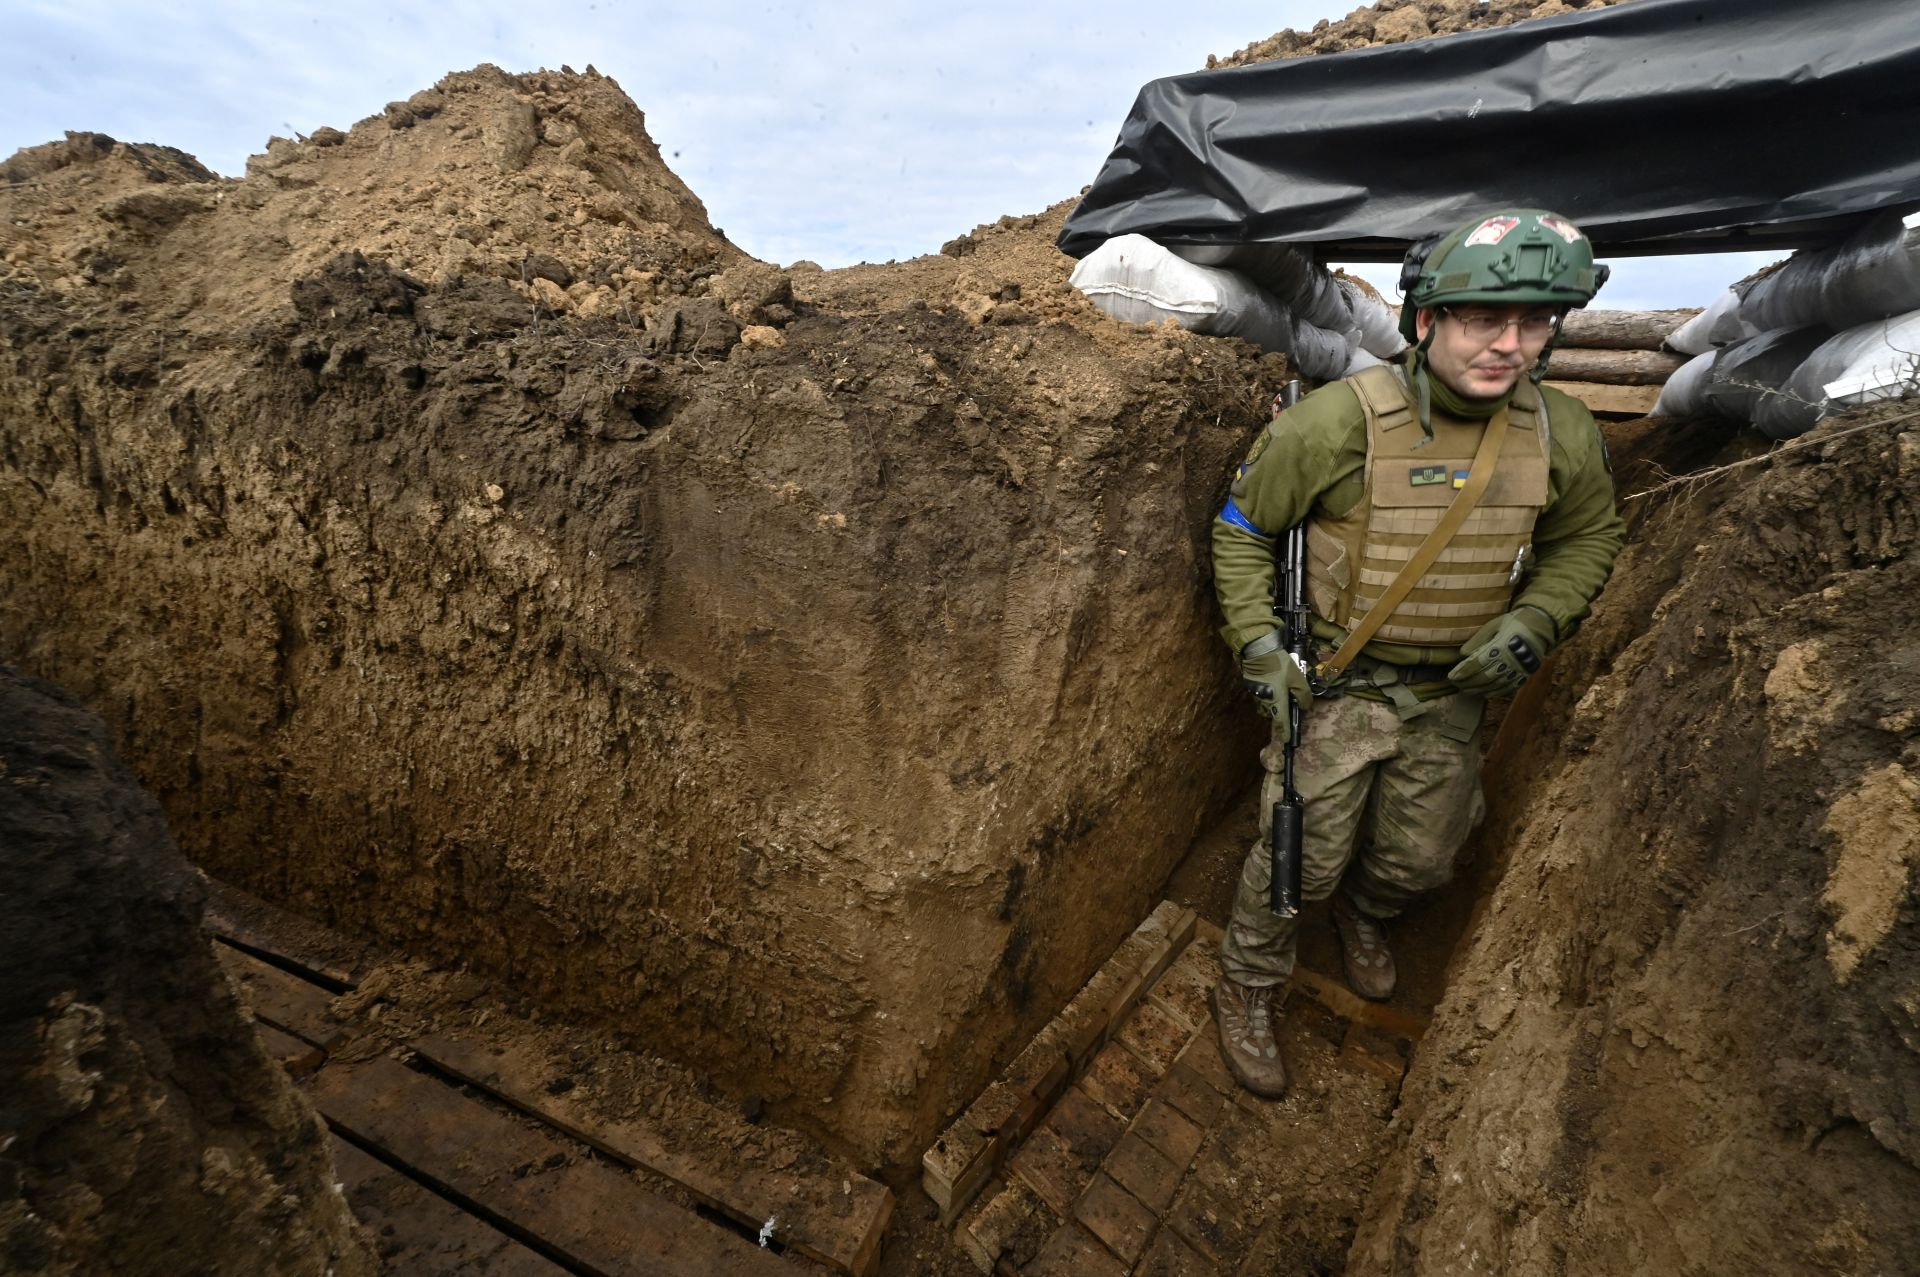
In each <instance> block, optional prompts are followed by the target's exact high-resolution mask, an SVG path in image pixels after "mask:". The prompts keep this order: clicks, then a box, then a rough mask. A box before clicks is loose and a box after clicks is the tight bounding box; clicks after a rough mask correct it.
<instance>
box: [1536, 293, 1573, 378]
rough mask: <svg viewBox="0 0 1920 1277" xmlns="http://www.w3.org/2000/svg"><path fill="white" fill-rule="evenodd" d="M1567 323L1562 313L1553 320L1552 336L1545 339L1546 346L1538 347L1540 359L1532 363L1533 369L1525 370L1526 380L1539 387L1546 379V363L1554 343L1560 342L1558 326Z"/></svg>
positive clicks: (1550, 356) (1551, 356)
mask: <svg viewBox="0 0 1920 1277" xmlns="http://www.w3.org/2000/svg"><path fill="white" fill-rule="evenodd" d="M1566 322H1567V316H1566V313H1565V312H1564V311H1562V312H1561V313H1560V314H1558V315H1555V316H1554V318H1553V336H1551V337H1549V338H1547V344H1546V345H1544V346H1542V347H1540V358H1538V359H1536V360H1534V361H1533V367H1531V368H1529V369H1527V380H1529V381H1531V382H1532V383H1533V384H1534V385H1536V386H1537V385H1539V384H1540V383H1541V382H1543V381H1545V380H1546V379H1547V361H1548V360H1549V359H1552V358H1553V347H1554V343H1555V342H1558V341H1559V340H1560V325H1562V324H1564V323H1566Z"/></svg>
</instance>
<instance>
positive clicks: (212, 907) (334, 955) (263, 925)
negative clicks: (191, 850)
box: [204, 878, 359, 993]
mask: <svg viewBox="0 0 1920 1277" xmlns="http://www.w3.org/2000/svg"><path fill="white" fill-rule="evenodd" d="M204 925H205V927H206V929H207V930H208V931H211V932H213V934H215V935H216V936H220V937H221V938H223V939H225V940H226V941H227V942H228V943H230V944H232V945H235V946H236V947H238V948H241V949H248V950H251V951H253V952H254V953H256V954H262V955H266V956H268V957H272V958H278V959H280V960H281V961H282V962H284V963H287V964H290V965H292V966H297V967H304V968H305V969H306V970H308V971H311V972H313V973H314V974H315V975H316V976H318V977H319V978H320V979H321V981H323V982H326V983H330V984H332V985H334V986H335V988H334V990H333V991H334V992H335V993H340V992H343V991H345V990H347V989H351V988H353V987H354V985H356V984H358V983H359V980H358V973H357V972H356V970H355V969H354V963H353V960H352V959H351V958H350V957H349V956H348V954H349V952H350V950H351V947H352V946H350V945H349V944H348V943H347V942H346V941H344V940H342V939H341V938H340V937H339V936H338V935H336V934H334V933H333V932H331V931H329V930H327V928H325V927H323V926H321V925H320V924H319V923H317V922H309V921H308V920H307V919H305V918H302V917H300V916H299V915H297V914H291V913H288V912H287V911H286V910H284V909H281V908H278V907H277V906H274V905H270V904H268V903H267V902H266V901H264V900H262V899H260V898H259V897H258V896H252V895H248V894H247V893H246V892H244V891H242V890H240V889H239V888H238V887H234V886H230V885H229V884H227V883H224V882H221V881H219V880H218V879H214V878H209V879H208V880H207V907H206V914H205V921H204Z"/></svg>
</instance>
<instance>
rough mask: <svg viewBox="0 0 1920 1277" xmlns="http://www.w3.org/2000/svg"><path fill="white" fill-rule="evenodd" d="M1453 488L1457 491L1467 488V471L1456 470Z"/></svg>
mask: <svg viewBox="0 0 1920 1277" xmlns="http://www.w3.org/2000/svg"><path fill="white" fill-rule="evenodd" d="M1453 486H1454V487H1455V488H1456V489H1458V488H1464V487H1466V486H1467V472H1466V471H1465V470H1455V471H1454V472H1453Z"/></svg>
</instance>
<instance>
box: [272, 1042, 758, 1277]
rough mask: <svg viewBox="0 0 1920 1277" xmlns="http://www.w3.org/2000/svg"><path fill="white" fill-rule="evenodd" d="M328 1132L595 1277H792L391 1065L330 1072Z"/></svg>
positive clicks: (315, 1094)
mask: <svg viewBox="0 0 1920 1277" xmlns="http://www.w3.org/2000/svg"><path fill="white" fill-rule="evenodd" d="M307 1090H308V1094H309V1095H310V1097H311V1098H312V1100H313V1102H314V1106H315V1107H316V1108H318V1109H319V1110H320V1112H321V1114H322V1115H323V1116H324V1117H325V1118H326V1119H327V1123H328V1125H330V1126H332V1127H334V1128H335V1129H336V1130H338V1131H339V1132H341V1133H342V1134H344V1135H345V1136H346V1137H347V1138H349V1139H350V1140H352V1141H353V1142H354V1143H356V1144H359V1145H361V1146H363V1147H365V1148H368V1149H371V1150H374V1151H375V1152H377V1153H378V1154H379V1155H380V1157H381V1158H382V1160H385V1161H387V1162H390V1163H394V1164H397V1165H404V1166H406V1167H407V1168H408V1169H409V1171H410V1173H411V1174H413V1175H414V1176H415V1177H416V1178H418V1179H420V1180H421V1181H423V1182H425V1183H427V1184H430V1185H432V1186H433V1188H434V1189H435V1190H436V1191H438V1192H439V1193H441V1194H442V1195H443V1196H446V1197H449V1198H451V1199H452V1200H454V1201H456V1202H458V1203H459V1204H461V1205H463V1206H465V1207H467V1208H468V1209H470V1210H471V1211H473V1212H474V1213H475V1214H477V1215H479V1216H480V1217H481V1218H483V1219H485V1220H486V1221H487V1222H489V1223H491V1224H494V1225H496V1226H497V1227H500V1228H501V1229H503V1230H505V1231H509V1232H512V1233H513V1234H515V1235H516V1236H519V1237H522V1238H526V1239H528V1240H529V1241H534V1240H535V1239H537V1242H536V1244H537V1245H539V1246H540V1248H542V1249H545V1250H547V1251H549V1252H550V1253H551V1254H552V1255H553V1256H554V1257H556V1258H559V1259H561V1260H562V1262H564V1263H565V1264H566V1265H567V1266H569V1267H572V1268H575V1269H578V1270H580V1271H583V1272H588V1273H592V1274H594V1275H595V1277H685V1274H688V1273H702V1274H710V1275H711V1277H755V1275H756V1274H758V1275H761V1277H791V1274H792V1270H791V1269H790V1268H788V1267H787V1265H786V1264H785V1263H783V1262H782V1261H781V1259H780V1258H779V1256H777V1255H775V1254H774V1253H773V1252H772V1251H770V1250H764V1249H762V1248H760V1247H758V1246H756V1245H754V1244H753V1243H752V1242H749V1241H747V1240H745V1239H744V1238H742V1237H740V1236H738V1235H737V1234H735V1233H732V1232H729V1231H727V1230H726V1229H723V1228H721V1227H720V1226H718V1225H717V1224H712V1223H709V1222H707V1221H706V1220H704V1219H702V1218H700V1217H699V1216H698V1215H695V1214H694V1213H693V1212H691V1211H688V1210H685V1209H683V1208H682V1207H680V1206H677V1205H675V1204H674V1203H672V1202H669V1201H666V1200H665V1199H663V1198H660V1197H656V1196H655V1195H654V1194H652V1193H650V1192H648V1191H647V1190H646V1189H645V1188H642V1187H641V1186H640V1185H639V1184H637V1183H635V1182H634V1180H633V1179H632V1178H631V1177H630V1176H628V1175H627V1174H626V1173H624V1172H622V1171H618V1170H615V1169H614V1168H613V1167H611V1166H608V1165H606V1164H604V1163H602V1162H599V1161H597V1160H575V1159H574V1157H573V1156H572V1155H571V1153H570V1151H569V1150H568V1149H567V1148H565V1147H563V1146H562V1145H560V1144H558V1143H556V1142H555V1141H554V1140H552V1139H551V1138H549V1137H548V1136H546V1135H544V1134H542V1133H541V1132H540V1131H538V1130H536V1129H534V1128H533V1127H531V1126H527V1125H522V1124H520V1123H518V1122H515V1121H514V1120H513V1119H511V1118H509V1117H507V1116H505V1115H504V1114H501V1113H499V1112H496V1111H495V1110H493V1109H491V1108H488V1107H487V1106H486V1105H484V1104H482V1103H480V1102H479V1101H478V1100H472V1099H469V1098H467V1097H466V1096H464V1095H461V1094H460V1093H459V1092H458V1091H456V1090H454V1089H453V1088H452V1087H450V1086H447V1085H446V1084H444V1083H442V1082H439V1081H436V1080H435V1079H433V1078H430V1077H427V1076H425V1075H423V1074H420V1073H416V1072H414V1071H413V1070H412V1069H409V1068H407V1067H406V1066H405V1065H402V1064H397V1063H395V1062H394V1061H392V1060H388V1059H384V1058H382V1059H375V1060H371V1061H368V1062H367V1063H365V1064H361V1065H356V1066H354V1067H352V1068H344V1067H341V1066H339V1065H334V1066H331V1067H328V1068H325V1069H322V1070H321V1071H320V1072H319V1074H317V1075H316V1076H315V1077H314V1079H313V1081H312V1082H311V1083H309V1084H308V1087H307Z"/></svg>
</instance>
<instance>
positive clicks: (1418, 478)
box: [1407, 466, 1447, 488]
mask: <svg viewBox="0 0 1920 1277" xmlns="http://www.w3.org/2000/svg"><path fill="white" fill-rule="evenodd" d="M1446 481H1447V468H1446V467H1445V466H1415V467H1414V468H1413V469H1412V470H1410V471H1408V472H1407V482H1408V483H1410V484H1412V485H1413V486H1414V487H1416V488H1424V487H1427V486H1428V485H1430V484H1435V483H1445V482H1446Z"/></svg>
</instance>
